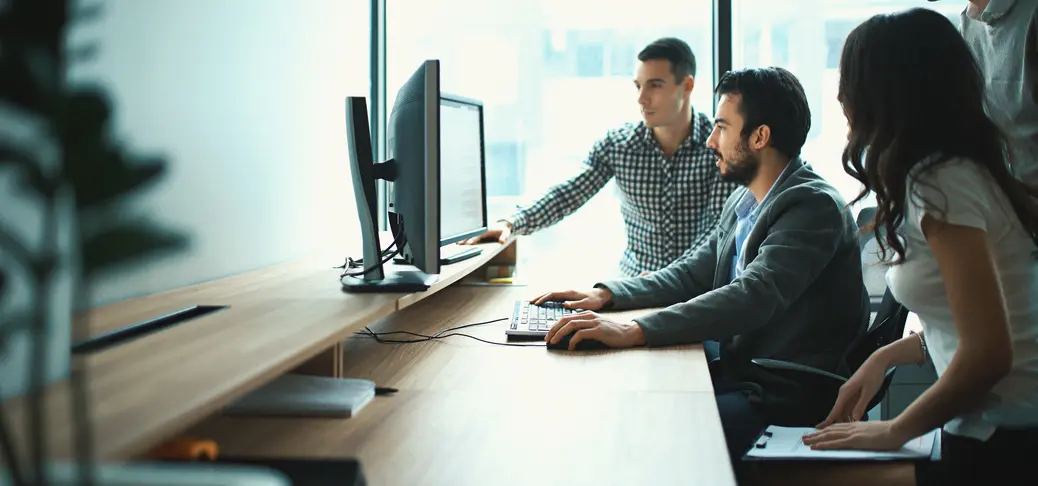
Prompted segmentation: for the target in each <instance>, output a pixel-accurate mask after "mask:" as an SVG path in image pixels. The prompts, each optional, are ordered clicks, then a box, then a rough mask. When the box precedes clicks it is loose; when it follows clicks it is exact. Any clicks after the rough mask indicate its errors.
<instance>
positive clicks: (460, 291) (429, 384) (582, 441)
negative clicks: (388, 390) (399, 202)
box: [189, 286, 734, 485]
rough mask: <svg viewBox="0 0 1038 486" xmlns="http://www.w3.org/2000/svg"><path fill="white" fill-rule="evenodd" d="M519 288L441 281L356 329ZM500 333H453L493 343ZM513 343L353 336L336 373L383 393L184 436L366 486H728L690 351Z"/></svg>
mask: <svg viewBox="0 0 1038 486" xmlns="http://www.w3.org/2000/svg"><path fill="white" fill-rule="evenodd" d="M530 290H531V289H530V288H525V287H519V288H515V287H513V288H493V287H466V286H454V287H451V288H448V289H445V290H444V291H442V292H440V293H439V294H437V295H436V297H435V298H433V299H428V300H426V301H423V302H420V303H418V304H416V305H413V306H411V307H409V308H407V309H405V310H402V311H400V312H397V313H395V314H393V315H392V316H389V317H386V318H384V319H381V320H380V321H379V322H378V323H376V324H374V325H372V326H369V327H370V329H371V330H373V331H375V332H383V333H384V332H392V331H409V332H414V333H419V334H434V333H436V332H438V331H441V330H443V329H446V328H450V327H454V326H459V325H464V324H470V323H476V322H481V321H487V320H493V319H497V318H503V317H508V316H509V315H510V314H511V305H512V302H514V300H515V299H516V298H526V297H528V296H529V292H530ZM642 312H645V311H640V312H625V313H610V314H615V315H614V317H616V318H618V319H622V318H632V317H634V316H635V315H638V314H640V313H642ZM506 325H507V323H506V322H495V323H491V324H486V325H481V326H475V327H471V328H466V329H462V330H459V331H458V332H462V333H465V334H468V335H471V336H474V337H478V338H481V339H485V340H487V341H492V342H498V343H504V342H508V341H507V340H506V339H505V334H504V331H505V328H506ZM384 337H385V338H387V339H414V337H413V336H412V337H408V336H406V335H385V336H384ZM517 344H528V345H530V346H498V345H494V344H488V343H484V342H480V341H477V340H475V339H470V338H467V337H464V336H452V337H449V338H445V339H442V340H437V341H432V342H423V343H411V344H380V343H377V342H376V341H375V340H374V339H373V338H371V337H367V336H363V335H355V336H354V337H351V338H350V339H348V340H347V342H346V344H345V346H344V355H345V357H346V362H345V364H344V368H345V372H346V373H345V375H346V376H348V377H356V378H366V379H371V380H374V381H375V382H376V383H377V384H378V385H380V386H388V387H394V388H397V389H399V390H400V391H399V392H398V393H397V394H395V395H390V396H379V397H376V398H375V399H374V400H373V401H372V402H371V403H370V404H369V405H367V407H365V408H364V409H362V410H361V411H360V413H359V414H358V415H357V416H356V417H354V418H351V419H282V418H241V417H225V416H219V415H216V416H213V417H211V418H210V419H208V420H206V421H204V422H203V423H201V424H199V425H198V426H197V427H194V428H193V429H192V430H191V431H190V432H189V433H190V434H191V435H195V436H200V437H208V438H212V439H215V440H216V441H217V442H218V443H219V444H220V449H221V453H222V454H225V455H237V456H241V455H250V456H267V457H357V458H359V459H360V461H361V464H362V467H363V468H364V471H365V474H366V476H367V477H368V479H369V481H370V482H371V484H378V485H395V484H401V485H410V484H423V485H424V484H430V485H431V484H451V485H465V484H480V485H483V484H494V485H499V484H566V485H571V484H596V485H598V484H654V485H655V484H684V485H696V484H703V485H729V484H734V479H733V474H732V471H731V468H730V466H729V462H728V457H727V452H726V448H725V443H724V436H723V432H722V430H721V425H720V418H719V416H718V413H717V409H716V405H715V402H714V397H713V392H712V387H711V384H710V377H709V374H708V371H707V367H706V361H705V359H704V356H703V351H702V347H701V346H698V345H697V346H681V347H674V348H667V349H644V348H642V349H628V350H609V351H594V352H563V351H549V350H546V349H545V348H544V347H543V343H541V342H538V341H527V342H518V343H517Z"/></svg>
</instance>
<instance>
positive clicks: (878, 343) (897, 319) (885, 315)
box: [750, 289, 908, 412]
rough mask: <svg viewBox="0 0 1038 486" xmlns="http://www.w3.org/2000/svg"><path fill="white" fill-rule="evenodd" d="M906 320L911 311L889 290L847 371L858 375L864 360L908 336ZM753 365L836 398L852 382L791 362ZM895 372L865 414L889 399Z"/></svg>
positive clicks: (846, 359) (852, 354)
mask: <svg viewBox="0 0 1038 486" xmlns="http://www.w3.org/2000/svg"><path fill="white" fill-rule="evenodd" d="M907 320H908V309H906V308H905V307H904V306H903V305H901V303H900V302H898V301H897V300H896V299H895V298H894V296H893V295H892V294H891V293H890V289H887V291H886V292H885V293H884V294H883V301H882V302H881V303H880V307H879V312H878V313H877V314H876V318H875V319H874V320H873V322H872V324H871V325H870V326H869V329H868V330H867V331H865V333H863V334H862V335H861V336H859V337H858V339H856V340H855V342H854V343H853V344H851V347H850V349H849V350H848V351H847V353H846V354H845V356H844V362H845V363H846V365H847V369H848V370H850V373H851V374H853V373H854V371H857V369H858V368H859V367H861V365H862V364H863V363H864V362H865V360H866V359H868V357H869V356H870V355H872V353H874V352H876V350H878V349H879V348H882V347H883V346H886V345H887V344H890V343H892V342H894V341H897V340H898V339H901V337H902V336H903V335H904V333H905V323H906V321H907ZM750 362H751V363H753V364H754V365H757V366H760V367H762V368H764V369H766V370H768V371H769V372H770V373H772V374H775V375H780V376H781V377H783V378H786V379H789V380H793V381H796V382H798V383H810V384H811V385H812V388H814V386H818V387H823V388H825V389H828V392H830V393H833V396H836V395H837V393H838V390H839V388H840V387H841V386H843V384H844V383H846V382H847V380H848V379H849V378H850V375H848V376H846V377H844V376H840V375H837V374H835V373H830V372H828V371H823V370H820V369H817V368H812V367H810V366H805V365H802V364H797V363H790V362H788V361H781V360H774V359H754V360H751V361H750ZM895 369H896V368H892V369H890V371H887V374H886V377H885V379H884V380H883V385H882V386H880V389H879V391H877V392H876V396H874V397H872V400H870V401H869V405H868V407H866V408H865V410H866V412H867V411H869V410H872V409H873V408H875V406H876V405H878V404H879V402H880V401H882V400H883V398H884V397H885V396H886V393H887V388H888V387H889V386H890V382H891V380H893V379H894V370H895Z"/></svg>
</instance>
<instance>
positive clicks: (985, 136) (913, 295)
mask: <svg viewBox="0 0 1038 486" xmlns="http://www.w3.org/2000/svg"><path fill="white" fill-rule="evenodd" d="M992 4H994V2H992ZM984 85H985V82H984V76H983V74H982V72H981V70H980V68H979V66H978V65H977V63H976V61H975V59H974V57H973V56H972V54H971V53H970V50H969V47H968V46H967V44H966V42H965V41H964V40H963V39H962V37H961V36H960V35H959V33H958V32H957V31H956V29H955V26H954V25H953V24H952V23H951V22H949V21H948V19H946V18H945V17H944V16H942V15H940V14H938V13H937V12H934V11H932V10H928V9H923V8H918V9H913V10H909V11H905V12H900V13H896V14H889V15H877V16H875V17H872V18H870V19H869V20H867V21H865V22H864V23H862V24H861V25H859V26H858V27H857V28H855V29H854V30H853V31H852V32H851V33H850V35H849V36H848V38H847V41H846V43H845V45H844V50H843V53H842V58H841V60H840V85H839V86H840V87H839V100H840V102H841V103H842V105H843V109H844V113H845V115H846V117H847V121H848V123H849V126H850V134H849V137H848V145H847V148H846V150H845V151H844V167H845V169H846V171H847V173H848V174H850V175H851V176H853V177H854V178H856V179H857V180H859V181H861V183H862V184H863V185H864V191H863V192H862V194H861V196H859V199H860V198H861V197H864V196H865V195H866V194H868V192H869V191H871V192H872V193H874V194H875V196H876V201H877V207H878V208H879V209H878V211H877V213H876V217H875V222H874V223H875V228H876V229H875V234H876V237H877V239H878V240H879V242H880V244H881V249H882V251H883V253H884V254H890V255H891V257H892V258H891V262H892V265H893V266H892V267H891V268H890V269H889V270H888V272H887V282H888V285H889V289H890V292H891V293H892V294H893V296H894V297H895V298H896V299H897V300H898V301H899V302H901V303H902V304H904V306H905V307H906V308H907V309H909V310H911V311H912V312H915V313H916V315H918V316H919V320H920V322H921V324H922V328H923V332H922V333H921V334H913V335H910V336H908V337H905V338H903V339H901V340H899V341H895V342H893V343H891V344H889V345H887V346H884V347H883V348H880V349H879V350H878V351H876V352H875V353H873V355H872V356H870V357H869V358H868V360H867V361H866V362H865V363H864V364H863V365H862V366H861V367H860V368H859V369H858V370H857V372H855V373H854V375H853V376H852V377H851V378H850V380H848V381H847V383H846V384H845V385H844V386H843V388H842V389H841V390H840V394H839V398H838V399H837V400H836V403H835V405H834V406H833V408H832V410H831V412H830V414H829V417H828V418H827V419H826V420H824V421H823V422H821V423H820V424H819V425H818V428H819V429H820V430H819V431H817V432H816V433H813V434H809V435H807V436H805V437H804V439H803V441H804V444H806V445H809V446H810V447H813V448H816V449H860V450H896V449H898V448H900V447H902V446H903V445H904V444H906V443H907V442H908V441H910V440H912V439H914V438H916V437H919V436H922V435H923V434H926V433H928V432H930V431H932V430H935V429H938V428H941V429H943V430H942V432H941V460H940V461H921V462H917V463H911V462H904V463H888V464H871V465H829V466H821V465H819V466H811V467H804V468H800V469H796V470H793V471H785V472H784V473H783V474H776V472H777V471H769V473H768V474H767V478H768V479H767V480H766V481H759V482H762V483H763V482H766V483H770V484H799V485H806V484H841V485H847V486H854V485H881V486H899V485H923V486H929V485H945V486H948V485H951V486H954V485H959V484H971V485H972V484H985V485H986V484H999V485H1011V484H1021V485H1022V484H1029V485H1033V484H1035V475H1034V466H1033V465H1031V464H1033V462H1032V461H1034V457H1035V450H1036V447H1038V191H1036V190H1035V189H1034V188H1032V187H1029V186H1027V185H1026V184H1024V183H1023V182H1021V181H1020V180H1018V179H1017V178H1016V177H1014V176H1013V174H1012V173H1011V172H1010V170H1009V168H1008V167H1007V165H1006V163H1005V158H1006V153H1007V150H1006V142H1005V138H1004V136H1003V134H1002V132H1001V130H1000V129H999V127H998V125H997V124H996V123H995V122H994V121H993V120H992V118H991V117H990V116H989V115H988V114H987V113H986V112H985V106H984ZM880 230H883V233H882V234H881V232H880ZM884 260H886V259H884ZM928 358H929V359H931V360H932V362H933V365H934V368H935V369H936V371H937V376H938V378H937V381H936V382H935V383H934V384H933V385H932V386H930V387H929V388H928V389H927V390H926V391H925V392H924V393H923V394H922V395H920V396H919V397H918V398H917V399H916V400H914V401H913V402H912V403H911V404H910V405H909V406H908V407H907V408H906V409H905V410H904V411H903V412H901V413H900V414H898V415H897V416H896V417H895V418H894V419H892V420H878V421H866V422H861V421H859V420H861V418H862V416H863V415H864V414H865V412H866V410H865V404H866V403H867V402H868V401H869V399H871V398H872V397H873V396H875V394H876V392H877V391H878V390H879V388H880V386H881V385H882V383H883V379H884V375H885V373H886V372H887V370H889V369H890V368H892V367H895V366H899V365H904V364H909V363H923V362H925V360H926V359H928ZM763 476H764V475H763V474H762V479H763ZM779 479H783V480H784V481H779ZM786 481H788V482H786Z"/></svg>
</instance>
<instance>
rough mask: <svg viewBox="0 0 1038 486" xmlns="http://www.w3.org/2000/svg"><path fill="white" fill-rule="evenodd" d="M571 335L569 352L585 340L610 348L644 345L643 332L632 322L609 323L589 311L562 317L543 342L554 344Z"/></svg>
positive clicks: (609, 321) (607, 320)
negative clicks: (594, 341) (591, 340)
mask: <svg viewBox="0 0 1038 486" xmlns="http://www.w3.org/2000/svg"><path fill="white" fill-rule="evenodd" d="M571 333H572V334H573V337H572V338H570V341H569V349H570V350H571V351H572V350H574V349H576V346H577V343H578V342H580V341H583V340H585V339H594V340H596V341H598V342H600V343H602V344H605V345H606V346H609V347H610V348H631V347H634V346H644V345H645V332H644V331H642V328H641V326H639V325H638V324H637V323H635V322H634V321H631V322H616V321H611V320H609V319H606V318H604V317H602V316H600V315H598V314H596V313H594V312H591V311H585V312H581V313H579V314H570V315H568V316H563V317H562V319H559V322H557V323H555V325H554V326H552V328H551V329H550V330H549V331H548V334H547V335H545V336H544V340H545V341H548V342H551V343H552V344H555V343H557V342H559V340H560V339H562V337H563V336H566V335H568V334H571Z"/></svg>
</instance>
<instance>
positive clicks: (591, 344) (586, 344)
mask: <svg viewBox="0 0 1038 486" xmlns="http://www.w3.org/2000/svg"><path fill="white" fill-rule="evenodd" d="M572 337H573V333H570V334H567V335H565V336H562V339H559V342H557V343H554V344H552V342H551V341H548V342H547V344H545V347H546V348H548V349H561V350H564V351H565V350H569V340H570V339H571V338H572ZM600 349H612V348H610V347H609V346H608V345H606V344H604V343H602V341H598V340H595V339H582V340H580V341H578V342H577V347H576V349H575V351H596V350H600Z"/></svg>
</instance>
